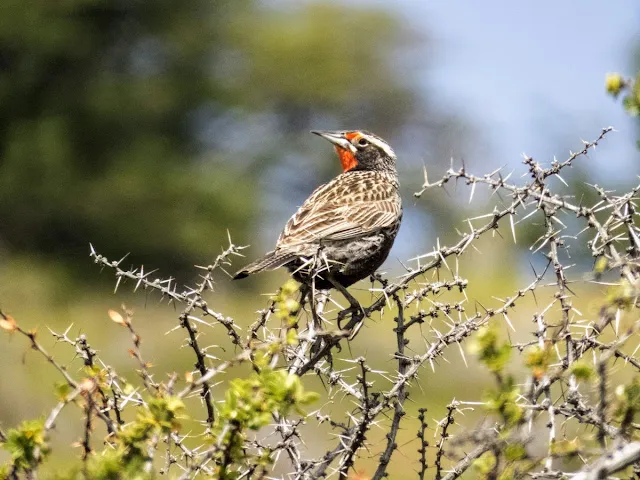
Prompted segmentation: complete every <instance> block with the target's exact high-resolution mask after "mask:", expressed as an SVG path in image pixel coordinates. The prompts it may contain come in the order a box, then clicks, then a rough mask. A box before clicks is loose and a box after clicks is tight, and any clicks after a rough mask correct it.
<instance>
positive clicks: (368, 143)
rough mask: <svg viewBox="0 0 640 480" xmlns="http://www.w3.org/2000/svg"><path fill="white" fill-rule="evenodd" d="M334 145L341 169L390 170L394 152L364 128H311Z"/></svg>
mask: <svg viewBox="0 0 640 480" xmlns="http://www.w3.org/2000/svg"><path fill="white" fill-rule="evenodd" d="M311 133H315V134H316V135H319V136H321V137H322V138H325V139H327V140H329V141H330V142H331V143H333V145H334V146H335V149H336V152H337V153H338V158H340V163H341V164H342V169H343V170H344V171H345V172H347V171H350V170H379V171H392V172H395V169H396V154H395V153H394V152H393V149H392V148H391V147H390V146H389V144H388V143H387V142H385V141H384V140H383V139H381V138H380V137H378V136H376V135H374V134H372V133H369V132H366V131H364V130H333V131H328V130H312V131H311Z"/></svg>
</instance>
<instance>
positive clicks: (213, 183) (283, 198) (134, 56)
mask: <svg viewBox="0 0 640 480" xmlns="http://www.w3.org/2000/svg"><path fill="white" fill-rule="evenodd" d="M498 3H499V2H498ZM603 8H604V7H602V5H601V4H600V3H599V2H595V1H588V2H567V3H566V4H565V3H563V5H560V6H559V5H556V3H555V2H551V1H545V2H538V3H537V4H536V6H535V7H532V6H521V7H516V6H512V5H509V6H507V5H504V4H503V5H487V6H475V5H469V4H468V3H466V2H434V3H433V4H430V5H426V2H417V1H410V0H404V1H399V2H391V1H388V2H385V1H374V0H371V1H366V0H360V1H357V2H347V1H342V2H341V1H334V2H323V1H300V2H295V1H293V0H291V1H284V0H280V1H257V0H256V1H252V0H233V1H232V0H217V1H210V0H209V1H204V0H182V1H176V0H159V1H156V2H138V1H130V0H127V1H124V0H64V1H56V2H52V1H50V0H33V1H29V2H24V1H17V0H4V1H3V2H1V4H0V308H2V309H3V310H5V311H7V312H9V313H11V314H12V315H13V316H14V317H15V318H16V319H17V320H18V322H19V323H20V324H21V326H23V327H25V328H27V327H28V328H31V327H37V328H39V331H41V332H42V335H41V337H42V339H43V341H45V342H48V343H47V344H48V345H50V346H51V348H52V349H53V351H54V353H55V354H56V355H60V357H59V359H60V361H63V362H70V361H71V360H72V359H73V353H72V352H70V351H69V349H67V348H66V347H64V346H61V345H59V346H53V345H52V342H50V341H49V338H47V336H46V335H47V334H46V328H45V327H46V326H49V327H51V328H52V329H54V330H57V331H62V330H64V329H65V328H66V327H67V326H69V325H70V324H73V327H72V329H71V330H70V335H73V336H75V335H77V334H78V333H80V332H82V333H86V334H87V336H88V338H89V342H90V343H91V344H92V346H93V347H94V348H96V349H97V350H99V352H100V354H101V355H103V356H104V358H105V360H108V361H110V362H112V363H113V364H114V366H116V368H118V369H121V370H122V372H127V371H129V372H131V369H132V368H133V367H134V364H133V361H132V360H130V359H128V358H127V355H126V350H127V349H128V348H129V338H128V336H127V334H126V332H124V331H120V329H118V328H116V327H115V326H114V325H112V324H110V323H109V321H108V320H107V316H106V310H107V308H114V307H117V306H118V305H119V304H120V303H121V302H125V303H126V304H127V305H129V306H132V307H134V308H135V309H136V312H137V313H136V322H137V324H138V325H139V329H140V333H141V335H142V337H143V351H144V352H145V354H146V357H147V358H148V359H149V360H150V361H152V362H153V363H154V365H155V366H156V368H157V369H158V371H160V372H162V371H164V370H163V368H165V367H167V366H168V365H170V366H171V367H170V368H173V369H175V368H178V369H180V370H181V371H186V370H189V369H190V368H191V363H192V358H191V356H190V352H189V351H188V350H186V349H183V348H181V346H182V345H183V340H182V338H181V337H180V335H181V334H180V333H173V334H169V335H160V334H161V333H164V332H165V331H168V330H170V329H171V328H173V327H174V326H175V325H176V318H175V317H176V315H175V312H174V310H173V308H167V307H166V305H158V298H157V297H154V296H150V297H149V298H146V297H145V296H144V294H138V295H132V294H131V292H130V291H129V289H127V288H124V289H123V290H121V291H120V292H119V293H118V294H117V295H113V294H112V289H113V284H114V281H113V278H112V276H111V274H110V272H105V273H103V274H102V275H100V274H99V271H98V269H97V268H96V266H95V265H93V264H92V262H91V260H90V259H89V257H88V253H89V243H92V244H93V245H94V246H95V248H96V249H97V250H98V251H99V252H100V253H102V254H105V255H107V256H109V257H110V258H112V259H115V258H120V257H122V256H124V255H125V254H127V253H129V254H130V256H129V257H128V259H127V260H126V262H125V264H126V263H127V262H130V263H131V264H132V265H136V266H138V265H141V264H143V265H144V266H145V269H149V270H150V269H155V268H157V269H159V270H160V273H158V275H159V276H163V277H168V276H173V277H175V278H177V279H178V282H179V283H183V284H190V283H192V282H193V280H194V278H195V275H196V274H197V271H196V270H195V269H194V268H193V266H194V265H207V264H209V263H210V262H211V261H212V260H213V258H215V255H217V254H218V253H219V252H220V250H221V248H222V247H224V246H226V244H227V234H228V233H227V232H229V233H230V235H231V238H232V240H233V241H234V242H235V243H237V244H243V245H244V244H251V248H250V249H248V250H247V251H246V253H247V256H248V257H250V258H254V257H255V256H257V255H259V254H260V253H261V252H263V251H264V250H266V249H268V248H270V247H271V246H272V245H273V243H274V242H275V239H276V238H277V235H278V232H279V230H280V228H281V227H282V225H284V222H285V221H286V220H287V218H288V217H289V215H291V214H292V213H293V212H294V211H295V208H296V206H297V205H299V204H300V203H301V202H302V200H304V198H305V197H306V196H307V195H308V194H309V193H310V192H311V190H312V189H313V188H314V187H315V186H316V185H318V184H319V183H321V182H324V181H326V180H328V179H329V178H331V177H332V176H334V175H335V174H336V173H338V172H339V165H338V162H337V161H336V160H335V158H333V153H332V150H331V148H330V147H329V145H328V144H326V143H324V142H322V141H321V140H319V139H317V138H316V137H313V136H312V135H308V130H310V129H312V128H320V129H338V128H364V129H368V130H371V131H373V132H375V133H377V134H379V135H381V136H382V137H384V138H386V139H387V140H389V141H390V143H391V144H392V145H393V146H394V147H395V150H396V152H397V153H398V156H399V165H398V167H399V170H400V175H401V182H402V192H403V197H404V201H405V209H406V216H405V221H404V225H403V229H402V231H401V234H400V236H399V238H398V242H397V245H396V248H395V250H394V252H393V253H392V255H391V257H390V259H389V261H388V262H387V265H386V267H385V270H386V271H388V272H390V273H391V274H395V273H398V272H399V271H400V263H399V261H398V260H399V259H400V260H403V261H404V260H406V259H407V258H409V257H412V256H415V255H418V254H420V253H424V252H426V251H428V250H430V249H431V247H432V246H433V245H434V244H435V241H436V237H439V238H440V239H441V241H446V240H449V239H452V238H455V236H456V232H455V228H456V226H459V225H460V221H461V220H462V219H464V218H467V217H468V216H470V215H473V214H476V213H478V212H484V211H485V210H487V209H488V210H491V209H492V208H493V207H492V204H491V203H490V201H489V200H488V199H487V197H486V196H483V195H482V194H481V193H480V192H479V193H478V194H477V195H478V197H477V198H478V200H477V201H476V202H475V203H474V205H472V206H469V205H468V204H467V200H468V197H467V195H468V193H469V192H468V191H464V188H462V186H459V187H458V189H457V190H454V189H453V188H452V189H451V190H450V192H449V195H447V194H445V193H444V192H429V193H428V194H426V195H425V196H424V197H423V198H422V199H420V200H418V201H416V200H414V199H413V198H412V193H413V192H414V191H416V190H417V189H418V188H419V186H420V184H421V183H422V180H423V177H422V170H423V166H427V167H428V169H429V171H430V172H431V176H432V178H433V179H436V178H437V177H438V176H439V175H440V174H441V173H442V172H443V171H444V169H446V168H447V167H448V166H449V161H450V158H452V157H453V158H454V159H456V160H458V161H459V160H460V159H464V160H465V162H466V164H467V166H468V167H469V168H470V169H472V170H473V171H474V172H476V173H480V174H482V173H486V172H488V171H490V170H492V169H494V168H496V167H498V166H503V165H507V166H508V167H509V168H511V167H513V168H520V167H519V162H520V157H519V155H520V153H521V152H522V151H526V152H527V153H528V154H530V155H533V156H534V157H536V158H537V159H538V160H539V161H545V162H548V161H550V160H552V159H553V156H554V155H557V156H558V157H559V158H562V156H563V155H566V153H567V152H568V150H569V149H574V150H577V149H579V148H581V142H580V138H585V139H593V138H595V137H596V136H597V134H598V133H599V131H600V128H601V127H604V126H608V125H610V124H611V125H613V126H615V127H616V129H617V130H618V132H619V133H617V134H616V135H615V136H611V137H610V138H608V139H607V140H606V141H605V143H604V144H603V145H602V147H599V149H598V151H597V152H596V153H595V154H593V155H591V156H590V158H589V162H583V166H581V167H579V168H576V169H574V171H573V173H572V177H571V178H566V180H567V181H568V182H569V183H570V186H569V188H568V189H567V190H566V191H572V192H573V193H574V194H576V195H585V196H589V195H592V194H591V193H590V192H589V191H588V189H587V188H586V187H585V186H584V184H583V182H589V183H599V184H601V185H606V187H607V188H625V187H626V186H628V185H629V183H628V182H632V181H633V177H634V176H635V175H636V174H637V172H638V160H639V159H640V158H639V156H638V151H637V150H636V147H635V140H636V139H637V138H638V137H639V136H640V135H639V133H638V123H637V121H636V120H634V119H629V118H627V117H626V116H625V114H624V112H623V109H622V108H621V107H620V105H619V104H616V103H615V102H614V101H613V100H612V99H611V98H610V97H607V95H606V93H605V91H604V86H603V83H604V75H605V74H606V73H607V72H608V71H613V70H620V71H623V72H625V73H629V74H631V73H633V72H635V71H637V66H638V64H639V63H640V62H639V60H638V45H640V28H639V27H638V25H640V19H639V18H638V17H639V12H638V8H637V5H635V3H634V2H633V1H631V0H629V1H625V2H620V3H618V4H616V5H615V6H607V7H606V8H604V11H603ZM519 235H520V238H519V242H518V244H516V245H514V244H513V243H512V242H510V241H507V240H509V239H506V240H501V241H500V242H487V243H486V245H484V247H485V249H484V250H483V255H482V256H478V257H472V259H471V260H470V263H471V265H470V268H469V270H468V272H467V273H466V275H467V276H468V277H469V278H470V280H471V281H472V285H473V280H474V279H477V278H478V277H479V276H480V275H479V272H480V271H481V267H482V266H483V265H484V267H485V268H484V271H485V272H486V271H490V272H491V273H490V275H487V274H486V273H484V274H483V275H482V284H481V285H479V286H478V287H477V288H476V290H473V287H472V290H471V291H472V292H474V293H475V294H476V295H477V296H478V298H485V299H486V298H489V299H490V295H500V294H504V295H507V294H509V292H511V291H513V289H515V288H518V287H520V286H523V285H525V284H526V283H528V281H527V280H526V279H527V278H528V277H527V275H529V272H530V271H529V270H528V269H529V266H528V260H529V258H528V257H527V253H528V250H527V249H528V246H529V245H530V243H531V240H533V239H534V238H536V236H537V235H538V232H537V231H536V229H535V228H534V227H531V228H529V229H522V230H520V231H519ZM572 253H574V254H575V255H576V259H577V260H576V261H577V262H578V263H579V264H580V265H582V266H583V267H584V268H585V269H586V270H587V271H588V270H589V268H590V263H589V262H590V260H589V259H588V257H587V256H586V255H585V252H584V251H581V250H580V249H579V248H577V249H576V250H574V251H572ZM497 256H499V257H497ZM497 258H499V260H500V261H496V259H497ZM533 261H534V262H535V261H536V260H535V259H534V260H533ZM241 263H242V261H239V262H237V263H236V264H234V265H233V267H232V268H233V269H235V268H236V267H239V266H241ZM514 265H515V266H516V268H514ZM464 274H465V273H464V272H463V275H464ZM285 278H286V274H285V273H283V272H279V273H273V274H265V275H262V276H257V277H255V278H251V279H248V280H246V281H244V282H239V283H236V282H234V283H231V282H229V281H228V278H226V277H224V276H222V275H221V276H219V277H218V278H217V284H216V289H217V293H216V294H214V296H212V298H211V302H212V304H213V305H214V306H215V307H214V309H215V310H218V311H223V312H225V314H227V315H231V316H233V317H234V318H235V319H236V320H237V321H238V323H239V324H241V325H246V324H248V323H250V322H251V321H252V319H253V317H254V314H253V312H254V311H255V310H257V309H259V308H262V307H264V305H265V303H266V300H265V297H263V296H261V293H265V292H272V291H274V290H275V289H276V288H277V287H278V286H279V285H280V284H281V283H282V281H283V280H284V279H285ZM366 288H367V286H366V285H364V286H362V287H361V290H363V293H362V295H363V296H365V295H368V294H367V293H364V291H366ZM489 301H490V300H489ZM531 308H534V307H533V306H531ZM594 308H595V307H594ZM528 315H529V314H528V310H526V309H524V310H523V312H522V320H521V321H520V320H519V319H516V321H518V322H521V324H522V325H526V327H525V328H523V330H524V333H523V336H524V337H526V333H527V331H528V329H529V328H530V327H529V326H528V324H526V323H525V322H527V321H528V319H529V316H528ZM389 329H390V327H389V324H388V323H384V322H382V321H379V322H372V324H371V325H369V326H368V328H366V329H365V331H364V333H363V334H362V335H361V336H360V337H359V338H358V339H357V342H356V343H355V345H354V346H353V354H354V355H356V354H361V353H364V354H367V356H368V358H370V359H371V361H372V362H373V363H376V364H379V365H381V366H383V367H384V366H385V365H386V366H387V368H393V367H392V366H391V365H389V363H388V358H389V355H390V353H392V352H393V348H394V345H393V344H392V342H387V340H390V337H388V336H380V333H382V332H386V333H388V332H389ZM218 335H219V336H220V337H223V332H222V331H221V330H218V329H214V330H213V331H212V332H211V333H210V334H209V337H208V341H210V342H211V343H220V344H221V345H223V343H224V342H223V340H222V339H220V340H219V341H218V340H217V339H216V338H217V336H218ZM1 340H2V345H1V347H0V361H1V362H2V365H3V366H4V368H3V373H2V381H1V382H0V425H2V426H3V427H6V428H8V427H11V426H14V425H15V424H16V422H17V421H18V419H21V418H26V417H35V416H39V415H42V414H43V413H44V412H46V411H47V410H48V409H49V408H50V407H51V406H52V405H53V403H54V401H55V399H54V396H53V394H52V384H53V382H54V381H55V380H56V379H55V378H54V376H53V373H52V371H51V369H50V368H49V367H48V366H47V365H45V364H44V362H43V361H42V359H41V358H36V356H35V355H33V354H32V353H31V352H29V351H28V350H27V348H26V345H25V343H24V342H23V339H21V338H17V337H7V336H5V335H3V336H2V339H1ZM223 346H224V345H223ZM167 352H171V355H167ZM368 352H380V353H376V354H377V355H379V357H373V356H372V355H370V354H369V353H368ZM450 360H451V362H452V363H451V364H443V365H442V366H441V368H439V369H438V370H437V371H436V372H435V373H431V372H428V375H429V376H428V378H427V379H426V380H425V384H427V385H428V384H432V382H435V383H436V384H437V383H438V381H439V380H440V381H442V379H443V378H449V379H450V378H455V379H456V382H451V381H447V382H446V387H445V388H438V389H437V395H436V394H433V393H431V392H432V390H431V389H429V388H423V389H422V390H420V389H419V388H416V389H415V390H416V392H415V397H414V400H416V407H415V408H416V409H417V408H418V406H422V405H425V406H428V407H429V408H430V409H432V410H433V412H434V413H433V414H432V415H431V414H430V415H429V416H430V418H438V417H440V416H442V413H443V405H444V404H446V402H448V401H449V400H450V399H451V398H452V397H453V396H456V395H457V396H458V397H459V396H460V385H462V384H464V385H465V388H464V389H462V392H466V393H467V394H468V395H469V396H470V397H473V398H469V399H470V400H471V399H477V397H478V396H479V395H480V392H479V391H478V392H470V387H471V386H474V387H475V386H477V387H478V388H480V387H479V386H480V385H481V382H482V380H483V379H484V377H483V376H482V375H479V374H478V372H477V371H475V370H474V369H472V368H471V369H465V368H464V364H463V363H462V362H461V359H460V358H457V357H456V358H451V359H450ZM72 365H74V366H77V367H78V368H79V366H80V364H79V363H76V364H72ZM72 370H73V367H72ZM452 372H455V375H454V377H451V375H452ZM317 387H318V388H322V387H321V386H319V385H318V386H317ZM423 387H424V385H423ZM26 399H28V401H26ZM71 418H72V417H69V419H68V422H63V423H62V424H61V425H60V427H59V428H58V431H57V435H59V442H60V447H59V448H61V449H62V451H64V452H66V450H64V449H65V448H66V449H67V450H68V452H67V453H68V455H73V454H74V453H73V451H72V449H71V447H68V446H67V447H64V446H63V445H65V444H68V443H70V442H71V441H73V440H74V439H75V438H76V437H77V435H78V434H79V433H78V432H79V431H78V430H77V429H74V424H73V423H72V421H71ZM413 451H414V448H413V446H411V447H410V448H409V452H410V453H408V454H407V455H408V456H409V457H410V458H409V461H407V462H405V464H404V466H402V465H401V466H400V467H397V466H396V467H394V468H407V472H409V471H412V470H413V469H414V468H416V466H415V463H414V461H415V460H416V459H417V455H413ZM414 457H415V458H414ZM365 463H366V462H365ZM54 465H55V464H54ZM363 468H366V465H364V467H363ZM393 471H394V470H392V472H393ZM395 472H396V474H397V473H406V472H404V471H402V470H401V469H400V470H395Z"/></svg>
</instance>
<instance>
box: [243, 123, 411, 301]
mask: <svg viewBox="0 0 640 480" xmlns="http://www.w3.org/2000/svg"><path fill="white" fill-rule="evenodd" d="M311 133H313V134H316V135H319V136H320V137H322V138H324V139H325V140H328V141H329V142H331V143H332V144H333V146H334V148H335V151H336V153H337V154H338V158H339V160H340V163H341V165H342V169H343V172H342V173H341V174H339V175H338V176H336V177H335V178H334V179H333V180H331V181H330V182H328V183H326V184H324V185H321V186H319V187H318V188H316V189H315V190H314V192H313V193H312V194H311V195H310V196H309V198H307V200H306V201H305V202H304V203H303V204H302V206H300V208H299V209H298V211H297V212H296V213H295V214H294V215H293V216H292V217H291V218H290V219H289V221H288V222H287V223H286V225H285V227H284V230H283V231H282V233H281V234H280V236H279V238H278V241H277V243H276V246H275V249H274V250H272V251H270V252H268V253H266V254H265V255H264V256H263V257H261V258H259V259H258V260H256V261H254V262H252V263H250V264H248V265H246V266H245V267H244V268H242V269H240V270H239V271H238V272H237V273H236V274H235V275H234V277H233V278H234V279H241V278H245V277H247V276H249V275H252V274H255V273H258V272H263V271H268V270H275V269H277V268H280V267H286V268H287V269H288V270H289V271H290V272H291V274H292V276H293V278H294V279H295V280H297V281H299V282H301V283H303V284H305V285H307V286H309V285H311V284H312V285H313V287H314V288H315V289H317V290H329V289H331V288H336V289H338V290H340V291H341V292H342V293H343V294H344V293H345V291H346V288H347V287H349V286H351V285H353V284H354V283H356V282H358V281H359V280H362V279H364V278H366V277H368V276H369V275H371V274H373V273H374V272H375V271H376V270H377V269H378V268H379V267H380V266H381V265H382V263H383V262H384V261H385V260H386V259H387V256H388V255H389V252H390V250H391V247H392V246H393V243H394V240H395V238H396V235H397V233H398V230H399V228H400V223H401V221H402V201H401V198H400V192H399V189H400V185H399V181H398V173H397V170H396V154H395V153H394V151H393V149H392V148H391V147H390V146H389V144H388V143H387V142H386V141H384V140H383V139H382V138H380V137H378V136H377V135H374V134H373V133H370V132H368V131H366V130H333V131H328V130H313V131H311Z"/></svg>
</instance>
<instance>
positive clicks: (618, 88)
mask: <svg viewBox="0 0 640 480" xmlns="http://www.w3.org/2000/svg"><path fill="white" fill-rule="evenodd" d="M605 89H606V91H607V93H609V94H610V95H611V96H612V97H614V98H618V97H619V96H620V95H623V98H622V106H623V108H624V110H625V112H627V114H628V115H630V116H632V117H638V116H640V71H639V72H638V73H637V74H636V76H635V77H631V78H625V77H624V76H623V75H621V74H620V73H609V74H607V76H606V77H605ZM637 145H638V148H640V140H638V142H637Z"/></svg>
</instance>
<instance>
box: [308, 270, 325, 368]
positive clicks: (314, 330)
mask: <svg viewBox="0 0 640 480" xmlns="http://www.w3.org/2000/svg"><path fill="white" fill-rule="evenodd" d="M314 283H315V282H314ZM308 295H309V305H310V306H311V317H312V319H313V323H312V324H311V325H310V326H309V333H310V334H311V335H318V333H319V332H322V331H323V330H324V328H323V326H322V321H323V319H322V313H323V311H324V307H325V305H326V303H327V300H328V299H329V292H328V291H326V290H320V291H316V289H315V285H312V286H311V288H310V289H309V293H308ZM323 345H324V339H323V337H322V336H321V335H318V336H317V337H316V338H315V340H314V342H313V345H312V346H311V356H312V357H313V356H314V355H315V354H316V353H318V352H319V351H320V350H321V349H322V347H323Z"/></svg>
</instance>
